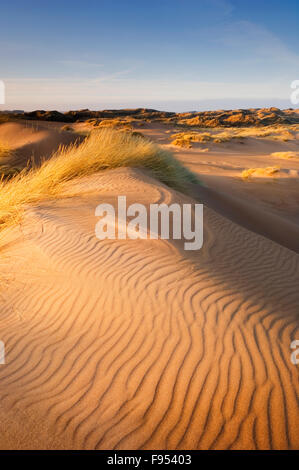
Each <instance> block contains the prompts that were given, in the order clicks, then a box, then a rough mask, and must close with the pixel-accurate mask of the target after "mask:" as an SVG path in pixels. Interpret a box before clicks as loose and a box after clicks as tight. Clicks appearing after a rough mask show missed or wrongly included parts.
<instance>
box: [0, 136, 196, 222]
mask: <svg viewBox="0 0 299 470" xmlns="http://www.w3.org/2000/svg"><path fill="white" fill-rule="evenodd" d="M118 167H137V168H145V169H148V170H150V172H151V174H152V175H153V176H154V177H155V178H157V179H159V180H160V181H162V182H163V183H165V184H167V185H169V186H171V187H174V188H177V189H182V190H183V189H184V188H185V187H186V184H187V183H188V182H198V180H197V178H196V177H195V175H193V173H191V172H190V171H189V170H187V169H186V168H185V167H184V166H182V165H181V164H180V163H179V162H178V161H177V160H176V159H175V158H174V157H173V156H172V154H171V153H169V152H167V151H166V150H164V149H162V148H160V147H159V146H157V145H155V144H153V143H152V142H150V141H148V140H146V139H144V138H142V137H141V136H136V135H135V136H134V135H133V136H132V135H131V134H130V133H127V132H118V131H115V130H112V129H103V130H98V131H93V132H92V133H91V134H90V135H89V136H88V137H86V138H85V140H84V141H83V142H81V143H80V142H77V143H75V144H72V145H70V146H68V147H62V148H60V149H59V150H58V151H57V152H56V153H55V154H54V155H53V157H52V158H51V159H49V160H47V161H45V162H44V163H43V164H42V165H41V166H40V167H39V168H34V169H27V170H23V171H22V172H21V173H20V174H19V175H17V176H15V177H13V178H12V179H11V180H9V181H4V180H2V181H1V182H0V225H1V228H4V227H7V226H9V225H11V224H15V223H18V222H19V221H20V220H21V216H22V212H23V210H24V207H25V206H26V205H27V204H30V203H38V202H40V201H43V200H46V199H49V198H57V197H62V196H63V191H64V185H65V183H66V182H67V181H69V180H71V179H73V178H78V177H83V176H87V175H90V174H92V173H96V172H98V171H100V170H106V169H112V168H118Z"/></svg>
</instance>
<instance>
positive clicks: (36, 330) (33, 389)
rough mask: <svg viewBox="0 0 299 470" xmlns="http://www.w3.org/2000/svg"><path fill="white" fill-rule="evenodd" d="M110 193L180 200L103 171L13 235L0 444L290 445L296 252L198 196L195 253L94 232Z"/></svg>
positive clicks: (298, 277)
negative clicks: (200, 240)
mask: <svg viewBox="0 0 299 470" xmlns="http://www.w3.org/2000/svg"><path fill="white" fill-rule="evenodd" d="M87 181H88V182H89V183H87ZM78 184H79V185H80V184H81V185H82V184H84V182H83V183H82V182H81V183H78ZM73 188H74V186H73V187H72V189H73ZM99 188H100V189H99ZM145 188H146V189H145ZM81 189H82V188H81ZM118 194H123V195H127V199H128V204H129V203H130V201H131V202H135V201H138V202H143V203H145V204H150V203H152V202H162V201H164V202H168V203H170V202H175V201H176V202H182V201H183V200H184V202H186V201H188V198H186V197H183V196H181V195H179V194H177V193H175V192H173V191H171V190H168V189H167V188H166V187H164V186H163V185H159V184H157V183H156V182H155V181H154V180H151V179H150V178H149V177H147V176H144V175H143V174H142V173H141V172H139V171H135V170H126V169H121V170H115V171H110V172H109V173H104V174H102V175H97V176H95V177H93V178H89V179H87V180H86V194H85V195H84V194H83V196H82V197H80V198H70V199H66V200H62V201H56V202H55V203H48V204H43V205H42V206H40V207H39V208H36V209H34V210H31V211H30V212H29V213H28V216H27V219H26V221H25V225H24V233H25V236H24V237H23V238H22V237H20V233H19V232H18V234H17V235H14V232H13V235H10V236H13V237H15V240H16V241H15V244H14V246H13V247H12V248H10V249H9V250H8V251H7V253H6V255H7V256H8V260H9V259H10V257H11V259H12V260H14V263H17V266H14V280H12V281H10V282H9V283H8V285H7V288H6V293H5V299H4V298H3V302H2V303H3V312H4V313H5V315H3V316H2V318H0V327H1V339H2V340H3V341H4V342H5V345H6V362H7V364H6V365H5V366H2V367H1V368H0V399H1V409H0V417H1V436H2V437H1V447H2V448H9V447H10V448H75V449H81V448H88V449H137V448H140V449H145V448H148V449H195V448H199V449H210V448H212V449H242V448H251V449H256V448H257V449H270V448H273V449H286V448H293V449H294V448H298V447H299V438H298V433H297V429H296V427H297V426H298V422H299V420H298V418H299V411H298V368H297V367H296V366H294V365H292V363H291V361H290V353H291V351H290V343H291V341H292V340H293V339H295V338H298V337H299V333H298V304H299V302H298V301H299V292H298V281H299V257H298V255H296V254H295V253H293V252H291V251H289V250H287V249H285V248H282V247H281V246H279V245H277V244H275V243H273V242H271V241H269V240H267V239H265V238H263V237H261V236H258V235H255V234H253V233H251V232H249V231H247V230H245V229H243V228H241V227H239V226H237V225H235V224H233V223H231V222H230V221H228V220H226V219H224V218H222V217H220V216H219V215H217V214H216V213H214V212H213V211H211V210H208V209H206V208H205V211H204V246H203V248H202V249H201V250H200V251H199V252H191V253H188V254H186V253H184V252H183V250H182V247H181V246H180V244H178V243H177V242H175V244H174V243H172V242H166V241H162V240H157V241H150V240H148V241H147V240H145V241H144V240H143V241H141V240H140V241H133V240H128V241H101V242H100V241H98V240H97V239H96V238H95V235H94V227H95V223H96V219H95V217H94V210H95V207H96V206H97V204H99V203H100V202H107V201H108V202H110V201H112V200H114V201H115V200H116V197H117V195H118ZM16 260H17V261H16ZM8 269H9V265H8V266H7V270H8ZM3 275H5V269H3ZM20 286H21V288H20ZM2 297H3V296H2Z"/></svg>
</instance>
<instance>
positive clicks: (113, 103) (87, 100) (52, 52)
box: [0, 0, 299, 111]
mask: <svg viewBox="0 0 299 470" xmlns="http://www.w3.org/2000/svg"><path fill="white" fill-rule="evenodd" d="M298 20H299V2H298V0H285V1H281V0H271V2H270V1H269V0H259V1H257V0H159V1H157V0H151V1H145V0H144V1H143V0H139V1H135V0H110V1H101V0H97V1H96V0H88V2H82V0H80V1H77V0H71V1H69V0H64V1H57V0H45V1H42V2H41V1H37V0H26V2H24V0H11V1H9V2H5V4H3V2H2V4H1V16H0V46H1V47H0V80H3V81H4V82H5V85H6V104H5V105H4V106H3V105H2V106H0V109H4V108H5V109H6V108H10V109H11V108H21V109H36V108H39V109H54V108H55V109H60V110H67V109H75V108H85V107H89V108H90V109H101V108H107V107H110V108H111V107H114V108H119V107H128V106H130V107H134V106H146V107H155V108H159V109H168V110H174V111H185V110H195V109H218V108H234V107H248V106H270V105H278V106H281V107H290V106H291V103H290V101H289V95H290V83H291V82H292V81H293V80H296V79H299V40H298V39H299V38H298V35H299V34H298Z"/></svg>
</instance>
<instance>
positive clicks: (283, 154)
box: [271, 152, 299, 159]
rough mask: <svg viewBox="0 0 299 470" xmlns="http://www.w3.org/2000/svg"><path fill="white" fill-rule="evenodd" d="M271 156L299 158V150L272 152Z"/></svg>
mask: <svg viewBox="0 0 299 470" xmlns="http://www.w3.org/2000/svg"><path fill="white" fill-rule="evenodd" d="M271 157H275V158H286V159H292V158H299V152H274V153H271Z"/></svg>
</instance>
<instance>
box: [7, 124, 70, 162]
mask: <svg viewBox="0 0 299 470" xmlns="http://www.w3.org/2000/svg"><path fill="white" fill-rule="evenodd" d="M78 138H79V136H78V135H77V134H73V133H71V132H64V131H63V130H60V129H58V128H56V127H54V126H49V125H48V124H47V123H45V124H40V123H36V122H31V123H25V124H24V123H16V122H8V123H5V124H2V125H1V126H0V142H4V143H5V144H6V145H8V146H9V147H10V148H11V149H12V150H14V153H13V155H12V156H11V157H10V158H9V160H8V159H5V163H6V164H9V165H12V166H20V167H24V166H26V165H27V162H28V161H32V162H34V163H35V164H39V163H40V161H41V160H43V159H48V158H50V157H51V155H52V154H53V153H54V152H55V151H56V150H57V149H58V148H59V146H60V145H68V144H70V143H72V142H74V141H75V140H77V139H78Z"/></svg>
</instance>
